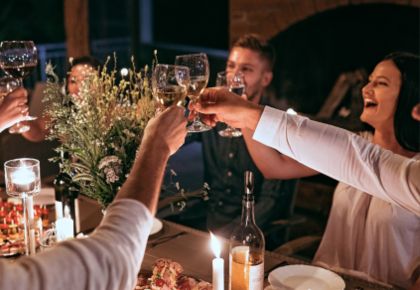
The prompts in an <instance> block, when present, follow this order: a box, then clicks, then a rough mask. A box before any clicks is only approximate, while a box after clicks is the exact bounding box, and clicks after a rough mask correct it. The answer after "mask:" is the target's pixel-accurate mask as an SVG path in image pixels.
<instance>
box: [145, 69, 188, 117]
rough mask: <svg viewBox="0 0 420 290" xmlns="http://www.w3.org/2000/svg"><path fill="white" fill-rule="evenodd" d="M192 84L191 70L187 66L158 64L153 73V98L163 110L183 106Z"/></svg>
mask: <svg viewBox="0 0 420 290" xmlns="http://www.w3.org/2000/svg"><path fill="white" fill-rule="evenodd" d="M189 84H190V70H189V68H188V67H186V66H179V65H170V64H158V65H156V67H155V69H154V70H153V73H152V92H153V96H154V98H155V100H156V102H157V103H158V106H159V107H160V108H161V109H164V108H167V107H169V106H171V105H174V104H176V105H178V106H180V105H182V103H183V101H184V99H185V97H186V96H187V92H188V86H189Z"/></svg>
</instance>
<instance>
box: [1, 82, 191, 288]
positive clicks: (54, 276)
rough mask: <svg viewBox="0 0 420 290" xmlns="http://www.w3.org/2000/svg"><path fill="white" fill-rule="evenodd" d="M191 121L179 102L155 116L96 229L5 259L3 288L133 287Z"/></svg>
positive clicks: (15, 94)
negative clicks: (165, 181)
mask: <svg viewBox="0 0 420 290" xmlns="http://www.w3.org/2000/svg"><path fill="white" fill-rule="evenodd" d="M25 94H26V92H25V90H24V89H19V90H16V91H15V92H13V93H11V94H10V95H11V97H13V98H18V97H22V98H23V97H24V95H25ZM186 125H187V121H186V119H185V117H184V109H183V108H180V107H176V106H173V107H170V108H168V109H166V110H165V111H163V112H162V113H160V114H159V115H157V116H156V117H155V118H153V119H152V120H150V122H149V123H148V125H147V127H146V129H145V131H144V136H143V140H142V143H141V145H140V147H139V151H138V154H137V158H136V160H135V162H134V165H133V168H132V170H131V173H130V175H129V176H128V178H127V180H126V182H125V183H124V185H123V186H122V188H121V190H120V191H119V192H118V194H117V196H116V197H115V200H114V202H113V203H112V204H111V205H110V206H109V207H108V208H107V214H106V215H105V217H104V219H103V221H102V222H101V224H100V225H99V226H98V228H97V229H96V230H95V232H94V233H93V234H91V235H90V236H89V237H88V238H85V239H78V240H71V241H65V242H61V243H59V244H58V245H56V246H55V247H54V248H52V249H50V250H49V251H46V252H42V253H40V254H37V255H36V256H31V257H22V258H19V259H17V260H16V261H14V263H10V262H9V261H6V260H0V277H1V279H0V289H34V290H36V289H39V290H50V289H51V290H52V289H57V287H58V285H59V288H60V289H62V290H66V289H69V290H70V289H91V290H102V289H104V290H105V289H109V290H114V289H120V290H124V289H126V290H132V289H134V286H135V283H136V281H137V274H138V271H139V269H140V265H141V263H142V260H143V256H144V252H145V248H146V243H147V239H148V236H149V233H150V230H151V227H152V222H153V215H154V214H155V212H156V207H157V201H158V196H159V191H160V186H161V183H162V178H163V172H164V169H165V166H166V163H167V160H168V158H169V156H170V155H172V154H173V153H174V152H175V151H177V150H178V148H179V147H180V146H181V145H182V144H183V142H184V139H185V136H186V133H187V131H186ZM116 245H118V246H116Z"/></svg>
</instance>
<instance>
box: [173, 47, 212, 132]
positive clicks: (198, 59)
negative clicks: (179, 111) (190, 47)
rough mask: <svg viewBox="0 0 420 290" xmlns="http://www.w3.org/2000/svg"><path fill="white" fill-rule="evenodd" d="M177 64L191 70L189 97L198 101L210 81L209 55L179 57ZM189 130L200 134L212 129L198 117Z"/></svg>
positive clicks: (199, 54)
mask: <svg viewBox="0 0 420 290" xmlns="http://www.w3.org/2000/svg"><path fill="white" fill-rule="evenodd" d="M175 64H176V65H183V66H187V67H188V68H189V69H190V78H191V81H190V85H189V88H188V96H189V97H190V99H191V101H193V102H195V101H197V100H198V98H199V97H200V95H201V94H202V92H203V90H204V89H205V88H206V86H207V83H208V81H209V75H210V66H209V61H208V59H207V55H206V54H205V53H197V54H185V55H178V56H177V57H176V58H175ZM187 129H188V132H190V133H198V132H204V131H208V130H210V129H211V127H210V126H208V125H206V124H204V123H203V122H201V120H200V116H199V115H197V116H196V117H195V119H194V121H193V122H192V124H191V125H189V126H188V127H187Z"/></svg>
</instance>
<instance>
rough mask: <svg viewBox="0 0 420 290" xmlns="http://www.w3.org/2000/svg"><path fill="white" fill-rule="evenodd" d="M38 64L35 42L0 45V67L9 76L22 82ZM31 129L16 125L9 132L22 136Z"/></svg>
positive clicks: (13, 41)
mask: <svg viewBox="0 0 420 290" xmlns="http://www.w3.org/2000/svg"><path fill="white" fill-rule="evenodd" d="M37 63H38V54H37V49H36V46H35V44H34V42H33V41H30V40H29V41H18V40H11V41H2V42H1V43H0V67H1V69H2V70H3V71H4V72H5V73H6V74H7V75H9V76H12V77H14V78H16V79H18V81H19V86H22V80H23V78H25V77H26V76H28V75H29V73H30V72H31V71H32V70H33V69H34V68H35V67H36V65H37ZM35 119H36V117H32V116H27V117H26V119H25V120H26V121H32V120H35ZM29 129H30V127H29V126H28V125H23V124H21V123H19V122H18V123H16V124H15V125H14V126H12V127H10V129H9V132H10V133H12V134H20V133H24V132H26V131H28V130H29Z"/></svg>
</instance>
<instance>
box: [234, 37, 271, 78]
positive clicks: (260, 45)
mask: <svg viewBox="0 0 420 290" xmlns="http://www.w3.org/2000/svg"><path fill="white" fill-rule="evenodd" d="M235 47H241V48H247V49H250V50H252V51H255V52H257V53H259V54H260V56H261V57H262V58H263V59H265V60H266V61H267V63H268V66H269V68H270V69H271V70H273V69H274V63H275V62H276V53H275V51H274V48H273V46H272V45H271V44H270V43H269V42H267V41H266V40H264V39H262V38H261V36H259V35H257V34H245V35H243V36H241V37H240V38H239V39H238V40H236V41H235V42H234V43H233V46H232V48H235Z"/></svg>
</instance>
